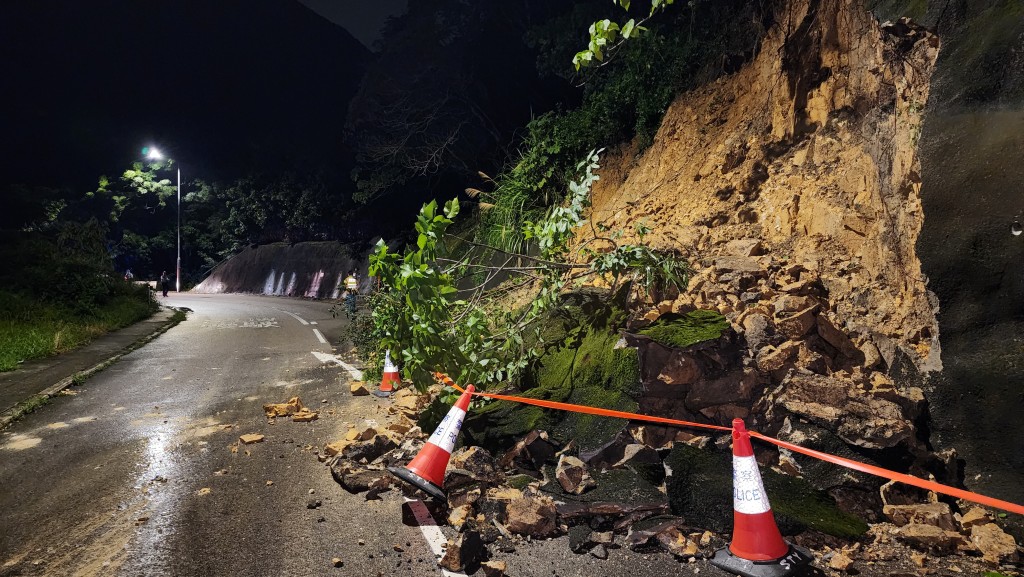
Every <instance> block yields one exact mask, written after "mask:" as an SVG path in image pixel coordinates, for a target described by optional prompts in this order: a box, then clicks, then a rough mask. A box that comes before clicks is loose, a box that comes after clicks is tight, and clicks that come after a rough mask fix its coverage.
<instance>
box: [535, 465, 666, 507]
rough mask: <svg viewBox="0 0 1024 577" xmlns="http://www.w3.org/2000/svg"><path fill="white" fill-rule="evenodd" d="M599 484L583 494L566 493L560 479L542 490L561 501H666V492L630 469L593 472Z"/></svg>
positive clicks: (627, 503) (630, 503)
mask: <svg viewBox="0 0 1024 577" xmlns="http://www.w3.org/2000/svg"><path fill="white" fill-rule="evenodd" d="M591 474H592V476H593V477H594V481H596V482H597V486H596V487H595V488H593V489H591V490H590V491H587V492H585V493H583V494H581V495H573V494H571V493H566V492H565V491H564V490H563V489H562V486H561V485H559V484H558V481H554V480H553V479H554V475H551V479H552V480H551V481H550V482H548V483H545V484H544V485H542V486H541V490H542V491H544V492H546V493H550V494H552V495H555V496H557V499H558V500H560V501H576V502H580V503H595V502H599V501H609V502H613V503H622V504H624V505H634V504H638V503H650V502H652V501H661V502H664V500H665V494H664V493H662V492H661V491H659V490H658V488H657V487H655V486H654V485H652V484H651V483H649V482H648V481H647V480H645V479H644V478H643V477H642V476H640V475H638V474H637V473H636V472H635V471H632V470H630V469H610V470H608V471H603V472H599V471H595V472H592V473H591Z"/></svg>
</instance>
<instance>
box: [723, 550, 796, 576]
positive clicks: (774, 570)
mask: <svg viewBox="0 0 1024 577" xmlns="http://www.w3.org/2000/svg"><path fill="white" fill-rule="evenodd" d="M811 561H814V557H813V556H811V554H810V552H808V551H807V550H806V549H801V548H800V547H795V546H793V545H790V546H789V553H787V554H786V556H785V557H783V558H781V559H776V560H775V561H750V560H748V559H742V558H740V557H737V556H735V555H733V554H732V552H731V551H729V548H728V547H726V548H724V549H719V550H718V551H715V556H714V557H712V558H711V564H712V565H714V566H715V567H718V568H719V569H722V570H723V571H728V572H729V573H732V574H733V575H742V576H743V577H787V576H788V575H793V574H795V573H798V572H800V571H801V570H802V569H803V568H804V567H805V566H807V565H809V564H810V563H811Z"/></svg>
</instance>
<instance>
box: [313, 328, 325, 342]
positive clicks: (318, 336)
mask: <svg viewBox="0 0 1024 577" xmlns="http://www.w3.org/2000/svg"><path fill="white" fill-rule="evenodd" d="M313 334H314V335H316V339H317V340H318V341H320V343H321V344H324V345H326V344H327V339H325V338H324V335H323V334H321V333H320V331H319V330H318V329H313Z"/></svg>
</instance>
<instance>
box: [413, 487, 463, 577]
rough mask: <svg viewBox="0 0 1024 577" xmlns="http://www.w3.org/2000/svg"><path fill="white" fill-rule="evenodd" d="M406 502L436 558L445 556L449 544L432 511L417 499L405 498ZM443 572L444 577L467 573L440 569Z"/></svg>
mask: <svg viewBox="0 0 1024 577" xmlns="http://www.w3.org/2000/svg"><path fill="white" fill-rule="evenodd" d="M405 502H406V503H408V504H409V509H410V510H411V511H412V514H413V516H414V517H416V523H418V524H419V526H420V531H421V532H422V533H423V538H424V539H426V540H427V546H429V547H430V550H431V551H433V553H434V556H435V557H440V556H443V555H444V547H443V545H444V544H445V543H447V542H448V539H445V537H444V533H442V532H441V528H440V527H438V526H437V522H436V521H434V518H433V517H431V516H430V511H428V510H427V506H426V505H424V504H423V501H420V500H417V499H410V498H408V497H406V498H405ZM438 569H440V570H441V574H442V575H444V577H460V576H461V577H465V575H466V574H465V573H453V572H451V571H449V570H447V569H445V568H444V567H440V566H439V567H438Z"/></svg>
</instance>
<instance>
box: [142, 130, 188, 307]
mask: <svg viewBox="0 0 1024 577" xmlns="http://www.w3.org/2000/svg"><path fill="white" fill-rule="evenodd" d="M142 153H143V154H145V155H146V158H148V159H150V160H163V158H164V155H163V154H160V151H159V150H157V149H156V148H153V147H149V148H148V149H146V148H144V149H142ZM174 292H181V167H180V166H179V167H178V262H177V266H176V268H175V270H174Z"/></svg>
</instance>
